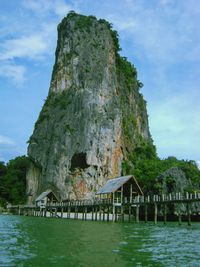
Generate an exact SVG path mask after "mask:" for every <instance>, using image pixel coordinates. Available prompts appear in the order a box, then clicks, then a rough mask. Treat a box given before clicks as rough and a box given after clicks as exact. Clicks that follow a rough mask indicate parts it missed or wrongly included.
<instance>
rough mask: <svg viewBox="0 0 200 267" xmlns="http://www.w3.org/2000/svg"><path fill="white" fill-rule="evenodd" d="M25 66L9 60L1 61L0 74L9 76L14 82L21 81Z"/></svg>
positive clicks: (23, 78)
mask: <svg viewBox="0 0 200 267" xmlns="http://www.w3.org/2000/svg"><path fill="white" fill-rule="evenodd" d="M25 72H26V68H25V67H24V66H21V65H15V64H13V63H10V62H3V63H2V64H1V65H0V76H4V77H7V78H11V79H12V80H13V81H14V82H16V83H22V82H23V81H24V80H25V77H24V76H25Z"/></svg>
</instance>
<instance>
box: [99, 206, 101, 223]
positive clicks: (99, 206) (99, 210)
mask: <svg viewBox="0 0 200 267" xmlns="http://www.w3.org/2000/svg"><path fill="white" fill-rule="evenodd" d="M99 221H101V204H100V205H99Z"/></svg>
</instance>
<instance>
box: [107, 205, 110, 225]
mask: <svg viewBox="0 0 200 267" xmlns="http://www.w3.org/2000/svg"><path fill="white" fill-rule="evenodd" d="M109 216H110V207H109V206H107V222H109Z"/></svg>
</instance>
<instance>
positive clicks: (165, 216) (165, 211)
mask: <svg viewBox="0 0 200 267" xmlns="http://www.w3.org/2000/svg"><path fill="white" fill-rule="evenodd" d="M163 216H164V220H163V221H164V224H166V223H167V206H166V204H164V206H163Z"/></svg>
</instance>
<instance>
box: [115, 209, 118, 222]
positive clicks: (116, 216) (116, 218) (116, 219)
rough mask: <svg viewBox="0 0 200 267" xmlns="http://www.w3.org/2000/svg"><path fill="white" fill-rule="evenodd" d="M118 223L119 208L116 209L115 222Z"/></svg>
mask: <svg viewBox="0 0 200 267" xmlns="http://www.w3.org/2000/svg"><path fill="white" fill-rule="evenodd" d="M117 221H118V208H117V207H116V208H115V222H117Z"/></svg>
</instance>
